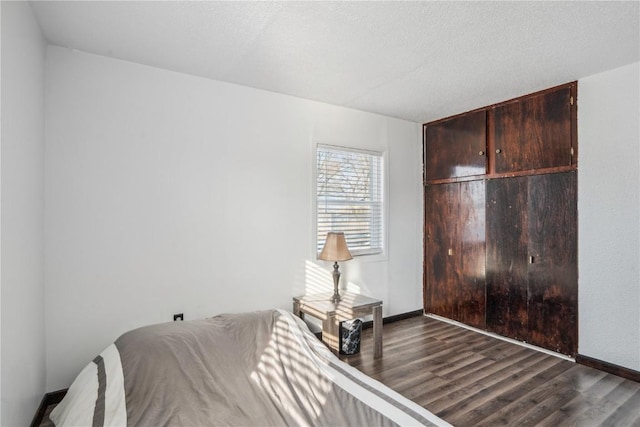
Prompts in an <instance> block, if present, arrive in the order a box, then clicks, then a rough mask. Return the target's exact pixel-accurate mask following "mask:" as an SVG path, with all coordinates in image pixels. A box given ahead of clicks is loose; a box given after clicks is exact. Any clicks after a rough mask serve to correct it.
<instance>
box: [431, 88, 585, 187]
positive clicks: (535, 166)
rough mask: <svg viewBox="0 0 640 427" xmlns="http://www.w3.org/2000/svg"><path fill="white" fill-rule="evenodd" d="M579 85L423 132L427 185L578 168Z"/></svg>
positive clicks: (442, 123) (444, 121)
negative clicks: (577, 104) (577, 97)
mask: <svg viewBox="0 0 640 427" xmlns="http://www.w3.org/2000/svg"><path fill="white" fill-rule="evenodd" d="M576 93H577V83H576V82H573V83H568V84H565V85H562V86H558V87H555V88H552V89H547V90H545V91H542V92H537V93H534V94H530V95H525V96H522V97H520V98H516V99H513V100H510V101H506V102H502V103H500V104H496V105H492V106H488V107H485V108H481V109H478V110H474V111H471V112H468V113H464V114H460V115H457V116H454V117H450V118H446V119H442V120H438V121H435V122H431V123H426V124H425V125H424V126H423V136H424V166H425V183H445V182H455V181H466V180H471V179H481V178H498V177H504V176H516V175H531V174H539V173H551V172H565V171H570V170H574V169H576V167H577V146H576V141H577V138H576V116H577V114H576Z"/></svg>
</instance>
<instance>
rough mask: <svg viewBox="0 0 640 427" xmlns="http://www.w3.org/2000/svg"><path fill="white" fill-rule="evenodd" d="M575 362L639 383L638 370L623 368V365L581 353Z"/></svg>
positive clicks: (639, 374)
mask: <svg viewBox="0 0 640 427" xmlns="http://www.w3.org/2000/svg"><path fill="white" fill-rule="evenodd" d="M576 363H579V364H581V365H585V366H588V367H590V368H595V369H599V370H601V371H604V372H607V373H609V374H613V375H617V376H619V377H622V378H626V379H628V380H631V381H635V382H639V383H640V372H639V371H635V370H633V369H629V368H625V367H624V366H619V365H615V364H613V363H609V362H604V361H602V360H598V359H594V358H593V357H589V356H583V355H582V354H578V355H577V356H576Z"/></svg>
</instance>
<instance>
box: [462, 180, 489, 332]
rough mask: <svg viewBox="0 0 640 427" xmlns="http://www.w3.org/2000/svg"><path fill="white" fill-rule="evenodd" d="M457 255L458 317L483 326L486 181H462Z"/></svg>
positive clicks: (466, 322)
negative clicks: (458, 281) (458, 279)
mask: <svg viewBox="0 0 640 427" xmlns="http://www.w3.org/2000/svg"><path fill="white" fill-rule="evenodd" d="M458 185H459V186H460V197H459V209H458V212H459V213H458V221H459V223H458V230H459V232H458V235H457V236H456V239H457V241H458V244H459V248H460V249H459V250H458V252H459V256H458V257H457V259H456V263H457V269H458V273H457V274H458V276H459V277H460V284H459V290H458V291H459V303H458V304H459V307H458V312H459V316H458V319H457V320H459V321H460V322H463V323H465V324H467V325H471V326H475V327H477V328H483V329H484V327H485V300H486V292H485V288H486V287H485V183H484V181H471V182H461V183H460V184H458Z"/></svg>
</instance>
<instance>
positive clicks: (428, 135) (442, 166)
mask: <svg viewBox="0 0 640 427" xmlns="http://www.w3.org/2000/svg"><path fill="white" fill-rule="evenodd" d="M486 126H487V119H486V111H484V110H482V111H477V112H473V113H468V114H464V115H462V116H457V117H454V118H451V119H448V120H444V121H441V122H437V123H435V124H432V125H429V124H428V125H425V131H424V138H425V175H426V179H427V181H432V180H438V179H446V178H458V177H464V176H472V175H483V174H485V173H486V172H487V156H486V151H487V136H486Z"/></svg>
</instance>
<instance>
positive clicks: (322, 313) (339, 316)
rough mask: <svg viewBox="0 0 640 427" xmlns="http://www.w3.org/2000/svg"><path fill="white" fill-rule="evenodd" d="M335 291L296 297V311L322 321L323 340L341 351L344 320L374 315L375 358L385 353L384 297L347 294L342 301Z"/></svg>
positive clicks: (299, 314)
mask: <svg viewBox="0 0 640 427" xmlns="http://www.w3.org/2000/svg"><path fill="white" fill-rule="evenodd" d="M332 295H333V294H332V293H323V294H313V295H304V296H301V297H294V298H293V313H294V314H295V315H296V316H299V317H300V318H304V315H305V314H308V315H309V316H312V317H315V318H317V319H320V320H322V341H323V342H324V343H325V344H326V345H327V346H328V347H329V348H331V349H332V350H335V351H338V350H339V348H338V347H339V345H340V344H339V343H340V337H339V336H338V334H339V333H340V322H344V321H346V320H351V319H355V318H356V317H364V316H368V315H370V314H371V315H373V357H374V358H378V357H381V356H382V300H379V299H375V298H370V297H367V296H364V295H358V294H352V293H349V292H347V293H344V294H341V297H342V298H341V299H340V301H338V302H333V301H332V300H331V297H332Z"/></svg>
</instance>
